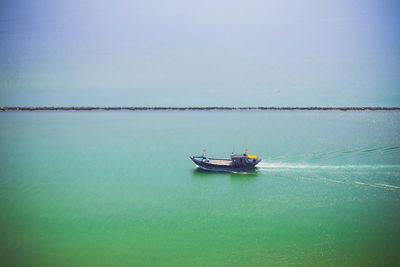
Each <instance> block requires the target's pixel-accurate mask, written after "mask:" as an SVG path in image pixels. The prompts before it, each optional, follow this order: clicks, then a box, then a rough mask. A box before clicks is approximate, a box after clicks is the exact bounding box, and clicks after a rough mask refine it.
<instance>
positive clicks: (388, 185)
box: [376, 184, 400, 189]
mask: <svg viewBox="0 0 400 267" xmlns="http://www.w3.org/2000/svg"><path fill="white" fill-rule="evenodd" d="M376 185H379V186H383V187H389V188H396V189H400V186H395V185H390V184H376Z"/></svg>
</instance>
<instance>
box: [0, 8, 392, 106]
mask: <svg viewBox="0 0 400 267" xmlns="http://www.w3.org/2000/svg"><path fill="white" fill-rule="evenodd" d="M399 14H400V1H388V0H343V1H342V0H335V1H321V0H305V1H282V0H279V1H265V0H260V1H253V0H250V1H234V0H229V1H228V0H222V1H217V0H213V1H209V0H201V1H173V0H165V1H151V0H150V1H148V0H146V1H128V0H126V1H125V0H113V1H99V0H87V1H85V0H58V1H55V0H34V1H33V0H1V1H0V106H14V105H24V106H160V105H162V106H193V105H194V106H215V105H217V106H221V105H222V106H400V15H399Z"/></svg>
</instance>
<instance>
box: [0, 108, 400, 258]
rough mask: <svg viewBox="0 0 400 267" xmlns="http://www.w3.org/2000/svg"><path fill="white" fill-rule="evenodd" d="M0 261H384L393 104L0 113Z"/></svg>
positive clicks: (398, 188) (394, 237) (389, 242)
mask: <svg viewBox="0 0 400 267" xmlns="http://www.w3.org/2000/svg"><path fill="white" fill-rule="evenodd" d="M203 149H205V150H206V152H205V153H204V154H205V156H207V157H217V158H224V157H229V156H230V154H231V153H232V152H234V153H244V152H245V150H246V149H248V153H249V154H253V155H257V156H258V157H261V158H262V162H261V163H260V164H259V165H258V167H257V168H256V169H255V170H253V171H249V172H245V173H241V172H239V173H213V172H207V171H202V170H200V169H199V168H197V167H196V166H195V165H194V163H193V162H192V161H191V160H190V159H189V156H190V155H194V156H199V155H202V154H203V152H202V150H203ZM0 262H1V265H3V266H271V265H272V266H295V265H296V266H297V265H300V266H350V265H351V266H353V265H355V266H395V265H398V264H399V262H400V112H399V111H318V110H315V111H290V110H288V111H279V110H277V111H271V110H265V111H260V110H253V111H33V112H29V111H7V112H1V113H0Z"/></svg>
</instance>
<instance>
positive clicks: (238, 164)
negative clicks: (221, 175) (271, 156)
mask: <svg viewBox="0 0 400 267" xmlns="http://www.w3.org/2000/svg"><path fill="white" fill-rule="evenodd" d="M189 158H190V159H191V160H192V161H193V162H194V163H195V164H196V165H197V166H199V167H200V168H201V169H203V170H207V171H217V172H241V171H248V170H250V169H252V168H254V167H255V166H256V165H257V164H258V163H259V162H260V161H261V158H259V157H257V156H255V155H248V154H246V153H244V154H231V157H230V159H218V158H209V157H205V156H204V154H203V155H202V156H189Z"/></svg>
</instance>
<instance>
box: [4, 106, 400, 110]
mask: <svg viewBox="0 0 400 267" xmlns="http://www.w3.org/2000/svg"><path fill="white" fill-rule="evenodd" d="M43 110H48V111H68V110H74V111H91V110H105V111H113V110H131V111H141V110H181V111H185V110H338V111H363V110H369V111H380V110H386V111H391V110H400V107H0V111H43Z"/></svg>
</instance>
